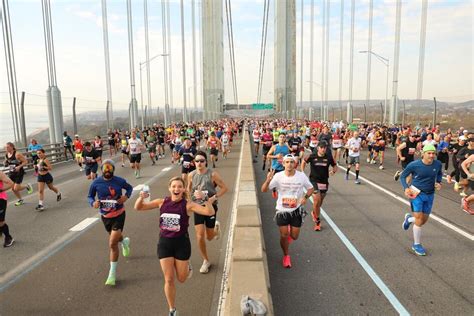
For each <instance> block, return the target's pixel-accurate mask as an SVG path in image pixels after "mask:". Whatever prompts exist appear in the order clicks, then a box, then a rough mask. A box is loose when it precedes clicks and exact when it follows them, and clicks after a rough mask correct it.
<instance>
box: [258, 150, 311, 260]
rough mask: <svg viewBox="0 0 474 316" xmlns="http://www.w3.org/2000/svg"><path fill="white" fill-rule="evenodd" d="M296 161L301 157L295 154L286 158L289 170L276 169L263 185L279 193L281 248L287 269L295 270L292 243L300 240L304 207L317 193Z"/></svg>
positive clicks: (278, 208) (278, 220) (286, 167)
mask: <svg viewBox="0 0 474 316" xmlns="http://www.w3.org/2000/svg"><path fill="white" fill-rule="evenodd" d="M296 161H297V158H296V157H295V156H293V155H286V156H285V157H283V166H284V168H285V171H284V172H279V173H277V174H275V170H272V171H271V172H269V173H268V175H267V179H266V180H265V182H264V183H263V185H262V192H267V191H268V190H269V189H270V190H273V189H275V190H276V191H277V192H278V200H277V204H276V216H275V219H276V223H277V225H278V227H279V229H280V246H281V249H282V250H283V267H285V268H291V259H290V255H289V254H288V248H289V244H290V242H292V241H293V240H296V239H298V236H299V234H300V229H301V225H302V223H303V215H305V214H303V213H305V211H304V209H303V207H304V205H305V204H306V200H307V199H308V198H309V197H310V196H311V194H312V193H313V191H314V188H313V185H312V184H311V182H310V181H309V179H308V177H307V176H306V174H304V173H303V172H301V171H297V170H296ZM305 190H306V194H305Z"/></svg>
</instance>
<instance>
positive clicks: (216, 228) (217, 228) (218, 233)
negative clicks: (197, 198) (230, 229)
mask: <svg viewBox="0 0 474 316" xmlns="http://www.w3.org/2000/svg"><path fill="white" fill-rule="evenodd" d="M214 234H215V235H214V240H219V238H221V223H220V222H219V221H216V225H215V226H214Z"/></svg>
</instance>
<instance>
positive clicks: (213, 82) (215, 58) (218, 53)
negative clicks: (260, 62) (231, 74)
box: [202, 0, 224, 119]
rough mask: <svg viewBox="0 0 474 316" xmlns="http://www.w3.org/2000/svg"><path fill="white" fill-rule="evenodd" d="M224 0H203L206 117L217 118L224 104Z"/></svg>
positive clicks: (203, 71) (203, 66)
mask: <svg viewBox="0 0 474 316" xmlns="http://www.w3.org/2000/svg"><path fill="white" fill-rule="evenodd" d="M222 9H223V7H222V1H216V0H203V1H202V76H203V85H202V89H203V101H204V103H203V108H204V119H215V118H217V117H218V116H219V113H221V112H222V105H223V104H224V32H223V30H224V27H223V16H222Z"/></svg>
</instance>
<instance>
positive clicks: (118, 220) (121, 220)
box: [102, 212, 125, 234]
mask: <svg viewBox="0 0 474 316" xmlns="http://www.w3.org/2000/svg"><path fill="white" fill-rule="evenodd" d="M102 223H104V227H105V230H106V231H107V232H108V233H109V234H110V232H111V231H113V230H120V231H123V227H124V226H125V212H123V213H122V214H120V215H119V216H117V217H112V218H106V217H103V216H102Z"/></svg>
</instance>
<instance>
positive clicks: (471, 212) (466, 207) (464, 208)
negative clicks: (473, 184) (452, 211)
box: [461, 198, 474, 215]
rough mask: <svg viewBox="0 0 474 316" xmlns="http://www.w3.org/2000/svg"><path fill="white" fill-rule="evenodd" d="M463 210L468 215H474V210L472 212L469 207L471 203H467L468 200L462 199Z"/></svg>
mask: <svg viewBox="0 0 474 316" xmlns="http://www.w3.org/2000/svg"><path fill="white" fill-rule="evenodd" d="M461 208H462V210H463V211H464V212H466V213H467V214H469V215H474V210H472V209H471V208H470V207H469V202H468V201H467V199H466V198H462V199H461Z"/></svg>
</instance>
